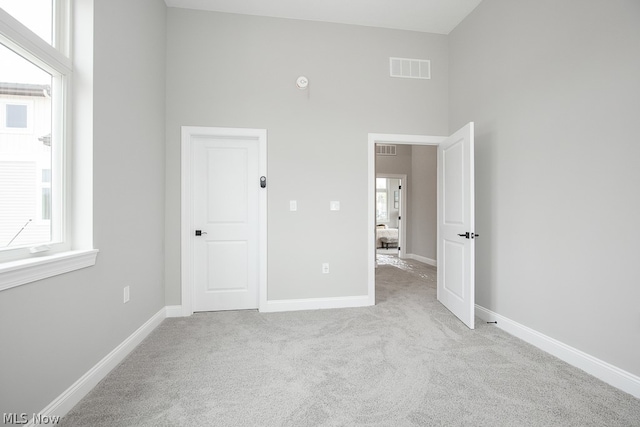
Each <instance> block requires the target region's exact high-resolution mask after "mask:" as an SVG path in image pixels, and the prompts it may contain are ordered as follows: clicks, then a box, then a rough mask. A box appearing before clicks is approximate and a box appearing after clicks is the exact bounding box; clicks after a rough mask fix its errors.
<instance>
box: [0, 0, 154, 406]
mask: <svg viewBox="0 0 640 427" xmlns="http://www.w3.org/2000/svg"><path fill="white" fill-rule="evenodd" d="M78 1H79V2H83V3H84V2H87V0H78ZM94 12H95V21H94V25H95V38H94V49H95V50H94V67H95V75H94V139H93V144H94V154H95V157H94V242H95V246H96V247H97V248H98V249H100V253H99V254H98V259H97V264H96V265H95V266H94V267H90V268H86V269H83V270H79V271H76V272H73V273H68V274H64V275H60V276H56V277H54V278H51V279H47V280H42V281H38V282H34V283H31V284H28V285H23V286H20V287H17V288H13V289H9V290H6V291H2V292H1V294H0V337H1V339H2V350H0V366H2V369H1V370H0V403H1V405H0V406H1V407H0V413H3V412H18V413H21V412H26V413H29V414H32V413H34V412H36V413H37V412H39V411H41V410H42V409H44V407H45V406H46V405H48V404H49V403H51V402H52V401H53V399H55V398H56V397H58V396H59V395H60V393H62V392H63V391H64V390H65V389H67V388H68V387H69V386H71V385H72V384H73V383H74V382H75V381H76V380H77V379H78V378H80V377H81V376H82V375H84V374H85V373H86V372H87V371H88V370H89V369H90V368H92V367H93V366H94V365H95V364H96V363H97V362H98V361H100V360H101V359H102V358H103V357H105V356H106V355H107V354H108V353H109V352H110V351H112V350H113V349H114V348H115V347H116V346H117V345H119V344H120V343H121V342H122V341H124V339H126V338H127V337H128V336H129V335H131V334H132V333H133V332H134V331H135V330H136V329H138V328H139V327H140V326H141V325H142V324H143V323H144V322H146V321H147V320H149V318H150V317H151V316H152V315H153V314H155V313H156V312H158V310H160V309H161V308H162V307H163V306H164V283H163V271H162V264H163V261H164V258H163V244H164V240H163V230H164V219H163V215H162V212H163V209H164V100H165V94H164V55H165V42H164V40H165V14H166V7H165V5H164V2H163V1H162V0H138V1H135V2H132V1H126V0H97V1H95V8H94ZM78 54H82V55H87V54H90V52H89V53H87V52H78ZM85 142H90V141H85ZM77 143H83V141H77ZM125 285H130V286H131V301H130V302H129V303H128V304H123V302H122V295H123V287H124V286H125Z"/></svg>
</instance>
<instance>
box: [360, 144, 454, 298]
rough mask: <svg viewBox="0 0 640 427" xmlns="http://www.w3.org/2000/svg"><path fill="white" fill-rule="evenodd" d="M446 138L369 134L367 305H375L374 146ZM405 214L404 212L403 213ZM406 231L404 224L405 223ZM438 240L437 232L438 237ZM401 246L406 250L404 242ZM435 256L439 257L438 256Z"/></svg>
mask: <svg viewBox="0 0 640 427" xmlns="http://www.w3.org/2000/svg"><path fill="white" fill-rule="evenodd" d="M445 139H447V137H445V136H427V135H402V134H386V133H370V134H369V136H368V142H367V164H368V167H367V176H368V182H369V185H368V189H369V194H368V196H367V198H368V202H369V203H368V209H369V220H368V221H367V225H368V229H369V230H368V236H369V242H368V245H367V247H368V250H367V258H368V260H369V263H368V269H367V270H368V271H367V282H368V296H369V304H370V305H375V303H376V230H375V228H376V198H375V193H376V144H396V145H434V146H438V145H439V144H440V143H441V142H443V141H444V140H445ZM405 194H406V193H405ZM405 214H406V212H405ZM405 229H406V222H405ZM437 238H438V239H439V231H438V237H437ZM403 246H405V250H406V241H405V242H404V244H403ZM436 256H438V257H439V254H437V255H436Z"/></svg>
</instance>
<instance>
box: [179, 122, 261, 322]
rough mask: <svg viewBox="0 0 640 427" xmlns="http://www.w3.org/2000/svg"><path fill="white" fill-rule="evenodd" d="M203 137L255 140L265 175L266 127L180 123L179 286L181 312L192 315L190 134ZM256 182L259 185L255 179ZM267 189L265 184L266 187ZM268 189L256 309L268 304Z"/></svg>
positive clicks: (259, 247) (259, 261)
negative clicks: (181, 124)
mask: <svg viewBox="0 0 640 427" xmlns="http://www.w3.org/2000/svg"><path fill="white" fill-rule="evenodd" d="M197 136H205V137H209V138H220V139H238V140H247V139H251V140H256V141H257V142H258V151H259V160H258V162H259V166H258V168H259V173H258V174H259V176H265V177H266V176H267V130H266V129H246V128H221V127H203V126H182V128H181V166H182V167H181V170H180V177H181V197H180V213H181V216H180V230H181V233H180V234H181V236H180V250H181V254H180V270H181V273H180V279H181V280H180V287H181V296H182V302H181V305H182V315H183V316H191V315H192V314H193V289H194V286H193V285H194V284H193V274H192V273H193V272H192V268H193V266H192V260H193V256H192V253H193V247H192V239H191V237H192V233H193V232H194V225H193V224H192V223H191V221H192V212H191V211H192V210H191V202H192V194H191V187H192V186H191V172H192V165H191V146H192V140H193V137H197ZM255 185H259V183H258V182H256V183H255ZM267 188H268V187H267ZM267 188H264V189H262V191H260V196H259V197H260V199H259V201H258V204H259V212H258V228H259V231H258V257H259V260H258V309H259V310H260V311H262V310H263V309H264V308H265V307H266V303H267Z"/></svg>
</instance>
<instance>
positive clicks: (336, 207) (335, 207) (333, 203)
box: [329, 200, 340, 211]
mask: <svg viewBox="0 0 640 427" xmlns="http://www.w3.org/2000/svg"><path fill="white" fill-rule="evenodd" d="M329 210H332V211H339V210H340V202H338V201H335V200H334V201H331V202H329Z"/></svg>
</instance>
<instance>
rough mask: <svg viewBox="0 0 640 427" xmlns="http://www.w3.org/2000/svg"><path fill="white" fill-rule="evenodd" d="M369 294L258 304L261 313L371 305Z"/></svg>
mask: <svg viewBox="0 0 640 427" xmlns="http://www.w3.org/2000/svg"><path fill="white" fill-rule="evenodd" d="M371 305H373V304H371V302H370V299H369V296H368V295H361V296H353V297H335V298H306V299H290V300H268V301H266V303H265V304H262V305H261V306H260V312H261V313H276V312H281V311H299V310H318V309H327V308H353V307H367V306H371Z"/></svg>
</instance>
